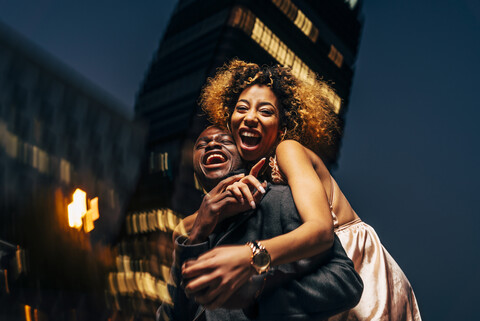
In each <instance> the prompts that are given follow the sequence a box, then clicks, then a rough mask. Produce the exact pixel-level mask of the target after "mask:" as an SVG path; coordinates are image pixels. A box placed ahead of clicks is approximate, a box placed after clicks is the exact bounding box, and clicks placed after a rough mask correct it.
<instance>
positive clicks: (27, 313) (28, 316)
mask: <svg viewBox="0 0 480 321" xmlns="http://www.w3.org/2000/svg"><path fill="white" fill-rule="evenodd" d="M25 320H26V321H32V308H31V307H30V306H29V305H26V306H25Z"/></svg>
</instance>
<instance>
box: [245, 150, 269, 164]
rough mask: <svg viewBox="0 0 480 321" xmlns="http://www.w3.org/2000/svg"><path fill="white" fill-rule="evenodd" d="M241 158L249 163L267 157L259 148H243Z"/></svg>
mask: <svg viewBox="0 0 480 321" xmlns="http://www.w3.org/2000/svg"><path fill="white" fill-rule="evenodd" d="M240 156H242V158H243V160H245V161H247V162H253V161H256V160H258V159H260V158H262V157H264V156H265V155H262V152H261V150H260V149H259V148H255V149H251V148H249V149H244V148H242V149H241V151H240Z"/></svg>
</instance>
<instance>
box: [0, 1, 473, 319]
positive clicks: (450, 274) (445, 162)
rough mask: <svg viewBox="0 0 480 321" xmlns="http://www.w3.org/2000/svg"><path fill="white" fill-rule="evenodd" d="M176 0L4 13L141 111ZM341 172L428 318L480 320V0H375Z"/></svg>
mask: <svg viewBox="0 0 480 321" xmlns="http://www.w3.org/2000/svg"><path fill="white" fill-rule="evenodd" d="M174 3H175V1H174V0H169V1H159V0H157V1H153V0H143V1H140V2H135V1H106V0H97V1H92V0H84V1H81V2H80V1H72V0H69V1H67V0H51V1H47V0H37V1H33V0H16V1H13V0H9V1H7V0H0V21H3V22H4V23H5V24H7V25H8V26H10V27H11V28H12V29H14V30H16V31H17V32H19V33H20V34H22V35H24V36H25V37H26V38H28V39H29V40H31V41H33V42H34V43H35V44H37V45H38V46H40V47H41V48H43V49H44V50H46V51H47V52H49V53H51V54H52V55H53V56H54V57H56V58H58V59H59V60H60V61H62V62H63V63H64V64H66V65H68V66H69V67H70V68H72V69H73V70H76V71H77V72H78V73H79V74H81V75H83V76H84V77H85V78H87V79H89V80H90V81H91V82H93V83H94V84H96V85H98V87H100V88H102V89H103V90H105V91H106V92H107V93H109V94H110V95H111V96H113V97H114V98H115V99H116V100H118V101H119V102H120V103H121V104H123V105H124V106H125V107H124V108H123V111H124V112H126V113H128V114H130V115H132V114H133V102H134V100H135V94H136V92H137V90H138V89H139V86H140V82H141V81H142V78H143V76H144V74H145V72H146V70H147V69H148V66H149V63H150V60H151V58H152V56H153V54H154V51H155V49H156V48H157V46H158V44H159V41H160V39H161V37H162V34H163V31H164V29H165V26H166V24H167V23H168V19H169V16H170V14H171V12H172V10H173V6H174ZM363 18H364V29H363V36H362V40H361V46H360V53H359V56H358V60H357V63H356V73H355V79H354V85H353V91H352V95H351V102H350V106H349V111H348V114H347V125H346V130H345V136H344V141H343V146H342V150H341V157H340V162H339V168H338V169H337V170H336V171H335V172H334V173H333V174H334V176H335V177H336V179H337V180H338V182H339V185H340V187H341V188H342V190H343V192H344V193H345V195H346V196H347V198H349V200H350V202H351V204H352V206H353V207H354V208H355V210H356V211H357V213H358V214H359V216H360V217H361V218H362V219H363V220H364V221H365V222H367V223H369V224H370V225H372V226H373V227H374V228H375V229H376V231H377V233H378V234H379V236H380V238H381V240H382V242H383V243H384V245H385V247H386V248H387V249H388V251H389V252H390V254H392V256H393V257H394V258H395V259H396V261H397V262H398V263H399V265H400V266H401V267H402V269H403V270H404V272H405V274H406V275H407V277H408V278H409V280H410V282H411V284H412V286H413V288H414V290H415V293H416V295H417V300H418V303H419V306H420V311H421V313H422V317H423V319H424V320H480V312H479V310H480V309H478V308H477V306H476V304H478V302H479V301H480V294H479V293H480V233H478V231H477V230H478V229H479V228H480V210H479V208H478V207H477V206H479V205H478V200H479V199H480V197H478V196H477V195H476V192H477V190H478V185H479V184H478V183H479V182H480V171H479V170H478V168H477V164H479V163H480V151H479V147H480V130H479V129H478V126H477V123H478V120H479V119H480V103H479V102H478V99H476V97H475V96H476V95H477V94H478V92H479V91H480V86H479V85H480V81H479V79H478V77H479V75H480V62H479V59H480V1H479V0H436V1H433V0H402V1H400V0H398V1H385V0H370V1H369V0H366V1H365V3H364V6H363Z"/></svg>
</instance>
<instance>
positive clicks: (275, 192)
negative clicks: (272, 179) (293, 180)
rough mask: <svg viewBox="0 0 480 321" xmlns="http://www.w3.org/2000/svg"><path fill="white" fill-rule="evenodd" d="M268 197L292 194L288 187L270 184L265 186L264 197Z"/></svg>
mask: <svg viewBox="0 0 480 321" xmlns="http://www.w3.org/2000/svg"><path fill="white" fill-rule="evenodd" d="M269 194H270V197H278V196H280V195H283V194H292V191H291V190H290V186H288V185H284V184H281V185H280V184H278V185H277V184H271V183H268V186H267V193H266V195H265V196H267V195H269Z"/></svg>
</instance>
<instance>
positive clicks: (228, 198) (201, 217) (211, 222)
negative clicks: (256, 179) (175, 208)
mask: <svg viewBox="0 0 480 321" xmlns="http://www.w3.org/2000/svg"><path fill="white" fill-rule="evenodd" d="M244 176H245V175H244V174H239V175H235V176H231V177H228V178H226V179H224V180H223V181H221V182H220V183H218V185H217V186H215V188H213V189H212V190H211V191H210V192H209V193H207V195H205V196H204V197H203V200H202V204H200V208H199V209H198V212H197V216H196V218H195V222H194V223H193V227H192V230H191V233H190V236H189V238H188V244H195V243H199V242H203V241H205V240H206V239H207V237H208V236H209V235H210V234H211V233H212V232H213V230H214V229H215V227H216V226H217V224H218V222H219V216H220V213H221V211H222V209H224V207H225V206H226V205H228V204H232V203H234V202H237V201H236V199H235V198H234V197H233V196H232V194H231V193H230V192H229V191H227V190H226V188H227V187H228V186H229V185H231V184H233V183H235V182H236V181H239V180H240V179H242V178H243V177H244Z"/></svg>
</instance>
